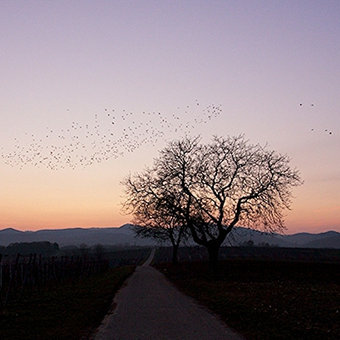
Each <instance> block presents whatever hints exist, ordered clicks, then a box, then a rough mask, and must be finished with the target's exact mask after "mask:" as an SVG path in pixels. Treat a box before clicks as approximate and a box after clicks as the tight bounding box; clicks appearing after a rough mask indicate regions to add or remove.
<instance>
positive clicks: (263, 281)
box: [155, 247, 340, 339]
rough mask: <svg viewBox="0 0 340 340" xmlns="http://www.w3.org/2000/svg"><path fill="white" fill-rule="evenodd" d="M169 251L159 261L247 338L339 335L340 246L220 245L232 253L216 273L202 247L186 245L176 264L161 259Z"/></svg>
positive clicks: (188, 291) (162, 254)
mask: <svg viewBox="0 0 340 340" xmlns="http://www.w3.org/2000/svg"><path fill="white" fill-rule="evenodd" d="M168 251H169V250H167V249H163V250H160V252H159V253H158V257H156V264H155V266H156V267H157V268H158V269H159V270H161V271H162V272H163V273H164V274H165V275H167V277H168V278H169V279H170V280H172V281H173V282H174V283H175V284H176V285H177V286H178V287H179V288H180V289H181V290H182V291H184V292H185V293H186V294H188V295H190V296H192V297H194V298H195V299H196V300H198V301H199V302H200V303H202V304H203V305H206V306H207V307H208V308H209V309H211V310H212V311H214V312H215V313H216V314H218V315H219V316H220V317H221V318H222V319H223V320H224V321H225V322H226V323H227V325H228V326H229V327H231V328H233V329H235V330H236V331H237V332H239V333H240V334H242V335H244V336H245V337H246V338H247V339H340V262H339V256H340V254H339V251H332V250H325V251H322V250H315V251H314V250H313V249H312V250H311V249H309V250H304V249H301V250H298V249H292V251H291V252H290V249H282V248H277V249H276V250H275V249H269V250H268V249H263V248H258V249H256V248H255V247H254V248H253V249H247V248H244V249H227V250H222V256H223V257H225V255H226V252H229V253H230V252H231V253H234V256H233V257H232V258H231V259H229V260H227V259H224V260H222V261H221V262H220V268H219V276H218V279H213V278H212V276H211V273H210V270H209V267H208V264H207V262H206V261H204V259H205V258H206V255H205V253H204V252H203V251H202V249H199V248H195V249H191V250H190V248H183V249H182V250H181V254H180V258H181V259H182V261H183V262H181V264H179V265H178V266H173V265H171V264H169V263H161V261H160V260H161V258H162V257H166V253H167V252H168ZM269 253H271V255H272V257H271V258H270V257H269V256H267V255H268V254H269ZM199 254H200V255H199ZM283 255H284V256H283ZM197 257H201V258H202V259H203V260H201V261H197V260H196V258H197ZM185 258H187V259H188V258H191V259H192V261H191V262H185ZM193 258H194V259H195V260H193ZM317 259H318V260H317Z"/></svg>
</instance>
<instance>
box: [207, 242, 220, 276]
mask: <svg viewBox="0 0 340 340" xmlns="http://www.w3.org/2000/svg"><path fill="white" fill-rule="evenodd" d="M207 250H208V254H209V265H210V271H211V273H212V275H213V276H214V278H217V277H218V253H219V251H220V246H219V245H218V244H216V243H212V244H209V245H208V246H207Z"/></svg>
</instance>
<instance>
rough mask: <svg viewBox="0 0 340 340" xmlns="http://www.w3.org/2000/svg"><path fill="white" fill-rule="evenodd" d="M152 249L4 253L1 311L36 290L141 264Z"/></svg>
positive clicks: (1, 259) (0, 278)
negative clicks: (75, 253) (46, 254)
mask: <svg viewBox="0 0 340 340" xmlns="http://www.w3.org/2000/svg"><path fill="white" fill-rule="evenodd" d="M149 253H150V250H149V249H148V248H141V249H132V250H121V251H113V252H108V253H105V252H104V253H102V254H100V256H99V255H98V254H83V255H78V256H51V257H44V256H42V255H39V254H30V255H26V256H24V255H20V254H17V255H16V256H3V255H1V254H0V312H1V310H3V309H4V308H6V306H8V305H9V304H11V303H14V302H15V301H17V300H20V299H22V298H24V297H25V296H27V295H30V294H31V293H32V292H41V291H46V290H53V289H55V287H57V286H60V285H61V284H63V283H64V282H76V281H77V280H85V279H86V278H88V277H90V276H93V275H95V274H98V273H103V272H105V271H107V270H108V269H109V268H116V267H120V266H126V265H138V264H140V263H141V262H142V261H143V260H145V259H146V257H147V255H148V254H149Z"/></svg>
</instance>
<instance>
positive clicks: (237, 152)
mask: <svg viewBox="0 0 340 340" xmlns="http://www.w3.org/2000/svg"><path fill="white" fill-rule="evenodd" d="M301 183H302V181H301V179H300V175H299V172H298V171H297V170H296V169H292V168H291V167H290V160H289V158H288V157H287V156H286V155H281V154H279V153H277V152H275V151H273V150H268V149H267V147H263V146H261V145H259V144H251V143H249V142H248V141H247V140H246V139H245V137H244V136H236V137H214V138H213V139H212V141H211V142H210V143H207V144H202V143H201V140H200V138H199V137H196V138H185V139H182V140H177V141H173V142H170V143H169V144H168V146H167V147H165V148H164V149H163V150H162V151H161V152H160V156H159V157H158V158H157V159H155V161H154V164H153V166H152V167H151V168H148V169H146V170H145V171H144V172H141V173H140V174H138V175H136V176H130V177H129V178H128V179H127V180H126V181H125V185H126V189H127V190H126V192H127V197H128V198H127V201H126V205H127V206H129V207H131V208H132V212H133V213H134V215H135V217H137V220H139V221H140V222H144V224H145V225H148V226H154V227H156V226H157V227H159V226H160V227H161V228H163V226H162V223H165V224H167V225H169V223H168V219H169V218H170V219H171V220H175V221H176V225H177V224H180V225H183V226H184V228H185V230H186V231H189V232H190V235H191V236H192V238H193V240H194V241H195V242H196V243H197V244H199V245H202V246H205V247H206V248H207V249H208V251H209V256H210V259H211V261H212V262H216V261H217V256H218V250H219V247H220V246H221V244H222V243H223V241H224V240H225V238H226V236H227V235H228V233H229V232H230V231H231V230H232V229H233V227H235V226H236V225H237V224H238V225H242V226H246V227H249V228H254V229H259V230H264V231H282V230H283V229H284V228H285V227H284V215H283V211H284V210H285V209H289V208H290V204H291V197H292V193H291V192H292V187H294V186H297V185H300V184H301ZM170 228H171V227H170Z"/></svg>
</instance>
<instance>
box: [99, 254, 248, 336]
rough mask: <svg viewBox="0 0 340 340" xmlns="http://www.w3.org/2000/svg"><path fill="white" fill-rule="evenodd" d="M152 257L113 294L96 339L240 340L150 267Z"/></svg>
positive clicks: (151, 255)
mask: <svg viewBox="0 0 340 340" xmlns="http://www.w3.org/2000/svg"><path fill="white" fill-rule="evenodd" d="M153 255H154V251H153V252H152V253H151V254H150V257H149V258H148V260H147V261H146V262H145V263H144V265H142V266H140V267H138V268H137V269H136V271H135V273H134V274H133V275H132V276H131V277H130V278H129V279H128V281H127V283H126V284H125V286H123V288H121V290H120V291H119V292H118V293H117V294H116V297H115V299H114V304H115V306H116V307H115V308H114V310H113V312H112V313H111V314H108V315H107V316H106V317H105V319H104V320H103V322H102V324H101V326H100V327H99V328H98V330H97V333H96V335H95V339H96V340H103V339H104V340H107V339H120V340H149V339H150V340H151V339H153V340H158V339H159V340H163V339H169V340H170V339H171V340H172V339H174V340H175V339H178V340H186V339H188V340H189V339H190V340H194V339H199V340H206V339H212V340H219V339H242V337H240V336H238V335H237V334H235V333H233V332H232V331H231V330H230V329H228V328H227V327H226V326H225V325H224V324H223V323H222V322H221V321H220V320H218V319H217V318H216V317H215V316H214V315H212V314H211V313H210V312H208V311H207V310H206V309H205V308H203V307H201V306H199V305H197V304H196V303H195V302H194V301H193V300H192V299H191V298H189V297H187V296H186V295H184V294H183V293H181V292H179V291H178V290H177V289H176V288H175V287H174V286H173V285H172V284H171V283H170V282H169V281H168V280H167V279H166V278H165V277H164V275H163V274H161V273H160V272H158V271H157V270H156V269H154V268H152V267H150V266H149V264H150V263H151V261H152V258H153Z"/></svg>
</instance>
